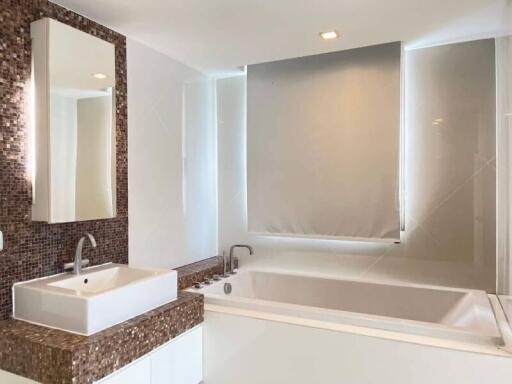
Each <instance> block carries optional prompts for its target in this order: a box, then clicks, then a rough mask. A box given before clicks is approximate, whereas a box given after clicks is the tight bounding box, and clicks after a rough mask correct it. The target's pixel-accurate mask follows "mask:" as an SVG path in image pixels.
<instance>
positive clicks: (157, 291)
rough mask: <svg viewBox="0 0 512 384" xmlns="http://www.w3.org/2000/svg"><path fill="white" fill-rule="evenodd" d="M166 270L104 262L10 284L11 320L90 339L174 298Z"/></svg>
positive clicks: (172, 282) (172, 281)
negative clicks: (12, 312) (12, 310)
mask: <svg viewBox="0 0 512 384" xmlns="http://www.w3.org/2000/svg"><path fill="white" fill-rule="evenodd" d="M177 294H178V284H177V273H176V271H172V270H156V269H144V268H132V267H129V266H127V265H121V264H104V265H100V266H97V267H91V268H87V269H84V270H83V272H82V274H80V275H79V276H76V275H73V274H71V273H63V274H59V275H55V276H50V277H47V278H42V279H37V280H32V281H28V282H22V283H17V284H14V286H13V303H14V318H15V319H18V320H25V321H28V322H31V323H36V324H40V325H45V326H48V327H52V328H58V329H62V330H65V331H69V332H74V333H79V334H82V335H92V334H93V333H96V332H98V331H101V330H103V329H105V328H108V327H111V326H113V325H115V324H118V323H121V322H123V321H126V320H128V319H131V318H132V317H135V316H137V315H140V314H142V313H144V312H147V311H149V310H151V309H154V308H156V307H159V306H161V305H164V304H166V303H169V302H171V301H173V300H176V297H177Z"/></svg>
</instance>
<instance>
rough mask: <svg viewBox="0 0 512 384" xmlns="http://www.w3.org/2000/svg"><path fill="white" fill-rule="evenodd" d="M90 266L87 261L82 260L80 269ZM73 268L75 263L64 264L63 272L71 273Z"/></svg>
mask: <svg viewBox="0 0 512 384" xmlns="http://www.w3.org/2000/svg"><path fill="white" fill-rule="evenodd" d="M89 264H90V261H89V259H83V260H82V267H87V266H88V265H89ZM74 268H75V263H74V262H73V261H72V262H70V263H64V271H72V270H73V269H74Z"/></svg>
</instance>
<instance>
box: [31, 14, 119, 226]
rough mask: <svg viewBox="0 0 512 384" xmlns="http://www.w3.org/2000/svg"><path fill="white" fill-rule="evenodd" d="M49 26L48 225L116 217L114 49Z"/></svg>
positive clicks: (68, 29) (74, 31)
mask: <svg viewBox="0 0 512 384" xmlns="http://www.w3.org/2000/svg"><path fill="white" fill-rule="evenodd" d="M48 23H49V28H48V31H49V33H48V40H49V41H48V56H47V57H48V61H47V62H48V76H49V78H48V80H49V81H48V82H47V84H48V88H49V89H48V95H49V101H48V109H49V119H48V120H49V129H48V132H49V135H48V164H49V165H48V167H49V177H48V182H49V185H48V194H49V200H50V201H49V205H48V206H49V207H50V208H49V210H50V211H49V212H48V220H47V221H48V222H54V223H55V222H70V221H80V220H92V219H101V218H110V217H114V216H115V190H116V188H115V182H116V163H115V159H116V154H115V142H116V141H115V89H114V87H115V48H114V45H113V44H110V43H108V42H106V41H104V40H101V39H99V38H97V37H94V36H92V35H89V34H87V33H84V32H81V31H79V30H77V29H74V28H72V27H69V26H67V25H65V24H62V23H59V22H57V21H54V20H51V19H48ZM36 137H37V135H36ZM36 200H37V196H36Z"/></svg>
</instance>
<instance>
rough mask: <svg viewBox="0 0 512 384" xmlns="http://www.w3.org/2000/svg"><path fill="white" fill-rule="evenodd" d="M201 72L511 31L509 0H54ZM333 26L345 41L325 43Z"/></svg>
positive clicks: (511, 12) (511, 13)
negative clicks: (375, 46) (396, 43)
mask: <svg viewBox="0 0 512 384" xmlns="http://www.w3.org/2000/svg"><path fill="white" fill-rule="evenodd" d="M53 1H54V2H55V3H57V4H60V5H62V6H64V7H66V8H69V9H71V10H74V11H75V12H78V13H80V14H82V15H84V16H86V17H89V18H91V19H93V20H96V21H98V22H99V23H101V24H104V25H106V26H108V27H110V28H112V29H114V30H116V31H119V32H121V33H123V34H125V35H126V36H128V37H130V38H132V39H134V40H137V41H139V42H141V43H144V44H145V45H147V46H149V47H152V48H153V49H156V50H158V51H160V52H162V53H164V54H166V55H168V56H170V57H172V58H174V59H177V60H179V61H182V62H183V63H185V64H188V65H189V66H191V67H193V68H196V69H199V70H201V71H203V72H208V73H213V74H219V73H225V72H230V71H233V70H236V68H237V67H240V66H243V65H246V64H254V63H260V62H266V61H273V60H279V59H284V58H291V57H299V56H305V55H311V54H316V53H323V52H330V51H336V50H341V49H348V48H354V47H360V46H366V45H372V44H378V43H384V42H390V41H397V40H401V41H404V42H406V44H407V46H408V47H417V46H424V45H432V44H437V43H443V42H449V41H456V40H461V39H468V38H479V37H488V36H493V35H494V34H496V33H500V34H501V33H503V32H504V31H505V30H506V29H507V28H508V32H512V10H511V9H512V0H428V1H425V0H130V1H126V0H53ZM332 29H335V30H337V31H338V32H340V33H341V35H342V37H341V38H340V39H337V40H334V41H323V40H321V39H320V38H319V35H318V33H319V32H321V31H328V30H332Z"/></svg>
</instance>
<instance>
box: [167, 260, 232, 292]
mask: <svg viewBox="0 0 512 384" xmlns="http://www.w3.org/2000/svg"><path fill="white" fill-rule="evenodd" d="M176 271H178V289H185V288H188V287H191V286H192V285H194V283H196V282H198V281H203V280H204V279H205V278H206V277H209V278H211V277H212V276H213V275H222V274H223V273H224V259H223V258H222V256H214V257H210V258H208V259H205V260H201V261H198V262H197V263H192V264H187V265H184V266H183V267H179V268H176Z"/></svg>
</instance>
